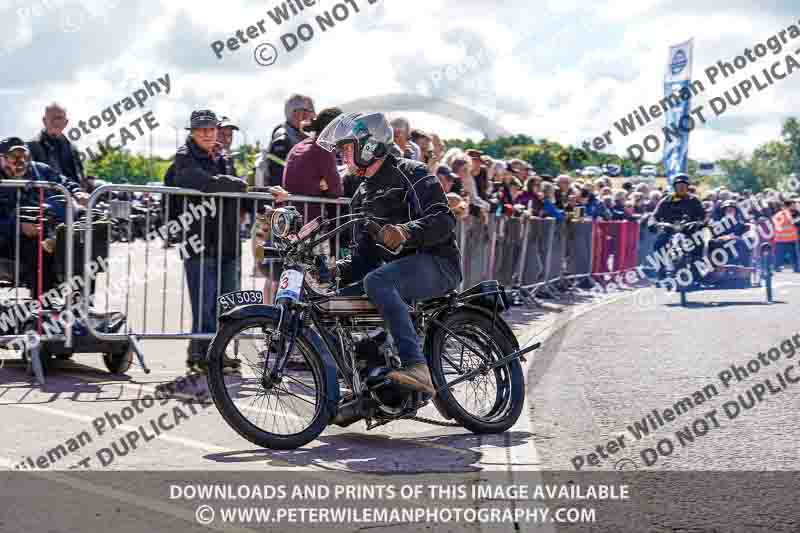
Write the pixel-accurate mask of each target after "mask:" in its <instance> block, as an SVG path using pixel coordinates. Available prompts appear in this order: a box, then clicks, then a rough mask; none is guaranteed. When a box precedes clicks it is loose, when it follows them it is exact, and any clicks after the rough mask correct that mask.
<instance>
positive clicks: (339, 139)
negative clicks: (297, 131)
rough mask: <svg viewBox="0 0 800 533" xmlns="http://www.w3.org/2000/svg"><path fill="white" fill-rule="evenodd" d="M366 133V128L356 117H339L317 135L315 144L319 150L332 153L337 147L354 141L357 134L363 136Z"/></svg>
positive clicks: (351, 115) (350, 115)
mask: <svg viewBox="0 0 800 533" xmlns="http://www.w3.org/2000/svg"><path fill="white" fill-rule="evenodd" d="M366 132H367V130H366V127H365V126H364V125H363V124H361V123H360V122H359V121H358V118H357V116H354V115H353V114H349V115H339V116H338V117H336V118H335V119H334V120H333V121H332V122H331V123H330V124H328V125H327V126H325V129H324V130H322V131H321V132H320V134H319V135H317V144H318V145H319V146H320V148H322V149H324V150H327V151H328V152H333V151H334V150H335V149H336V147H337V145H341V144H343V143H344V142H345V141H354V140H356V138H357V135H358V133H360V134H361V135H363V134H364V133H366Z"/></svg>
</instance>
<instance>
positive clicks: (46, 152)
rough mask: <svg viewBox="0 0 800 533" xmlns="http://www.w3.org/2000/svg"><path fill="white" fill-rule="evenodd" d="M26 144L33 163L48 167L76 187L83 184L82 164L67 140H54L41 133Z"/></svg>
mask: <svg viewBox="0 0 800 533" xmlns="http://www.w3.org/2000/svg"><path fill="white" fill-rule="evenodd" d="M27 144H28V148H29V149H30V151H31V159H32V160H33V161H38V162H39V163H44V164H45V165H48V166H49V167H50V168H52V169H53V170H55V171H56V172H57V173H58V174H61V175H63V176H66V177H67V178H68V179H69V180H71V181H74V182H75V183H77V184H78V185H80V184H81V183H83V177H84V174H83V162H82V161H81V158H80V154H79V153H78V149H77V148H75V146H74V145H73V144H72V143H71V142H70V141H69V139H67V138H66V137H64V136H61V137H60V138H54V137H51V136H49V135H47V133H46V132H45V131H42V132H40V133H39V135H37V136H36V137H34V138H33V139H32V140H31V141H28V143H27Z"/></svg>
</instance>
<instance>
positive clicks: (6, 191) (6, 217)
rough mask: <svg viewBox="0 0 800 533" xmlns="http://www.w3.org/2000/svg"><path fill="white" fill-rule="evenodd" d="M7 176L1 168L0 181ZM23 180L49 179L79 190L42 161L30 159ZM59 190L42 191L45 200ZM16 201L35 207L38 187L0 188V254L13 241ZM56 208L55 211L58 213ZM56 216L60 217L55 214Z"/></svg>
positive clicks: (59, 193) (71, 190)
mask: <svg viewBox="0 0 800 533" xmlns="http://www.w3.org/2000/svg"><path fill="white" fill-rule="evenodd" d="M9 179H12V178H9V177H8V176H7V175H6V174H5V172H3V170H2V169H0V181H3V180H9ZM18 179H23V180H26V179H27V180H31V181H49V182H51V183H58V184H59V185H63V186H64V187H65V188H66V189H67V190H68V191H69V192H71V193H72V194H75V193H77V192H80V190H81V189H80V187H79V186H78V185H77V184H76V183H75V182H73V181H70V180H68V179H67V178H65V177H64V176H62V175H60V174H58V173H57V172H56V171H55V170H53V169H52V168H50V167H49V166H47V165H45V164H44V163H37V162H36V161H31V163H30V164H29V166H28V171H27V172H26V173H25V176H24V177H22V178H18ZM60 195H61V192H59V191H56V190H49V191H44V194H43V196H44V198H45V202H47V199H48V198H50V197H51V196H60ZM17 203H19V206H20V207H36V206H38V205H39V189H38V188H33V187H31V188H29V189H17V188H5V187H3V188H0V254H1V253H2V252H3V251H5V250H7V249H8V246H10V245H11V243H13V242H14V238H15V237H14V235H15V231H16V227H17V226H16V224H17V219H16V209H17ZM60 212H61V211H60V210H58V209H57V210H56V211H55V213H56V214H58V213H60ZM57 218H61V217H60V216H57Z"/></svg>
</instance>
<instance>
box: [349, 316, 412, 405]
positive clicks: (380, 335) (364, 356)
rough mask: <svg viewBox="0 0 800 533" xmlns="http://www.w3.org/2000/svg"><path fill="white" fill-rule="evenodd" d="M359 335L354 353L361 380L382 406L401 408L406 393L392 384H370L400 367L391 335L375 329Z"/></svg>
mask: <svg viewBox="0 0 800 533" xmlns="http://www.w3.org/2000/svg"><path fill="white" fill-rule="evenodd" d="M359 337H360V338H359V339H358V340H357V341H356V343H355V353H356V363H357V365H358V371H359V375H360V376H361V381H362V382H365V383H367V386H368V388H370V391H371V392H372V394H373V396H375V397H376V399H377V400H379V401H380V402H381V403H382V404H384V406H386V407H389V408H392V409H399V408H402V407H403V405H404V404H405V402H406V400H407V399H408V393H406V392H405V391H403V390H401V389H400V388H397V387H394V386H392V385H383V386H380V387H375V388H372V387H371V386H370V385H371V384H376V383H381V382H383V381H385V375H386V374H387V373H388V372H389V371H391V370H393V369H395V368H399V367H400V358H399V357H397V355H396V354H395V351H394V343H393V342H392V339H391V336H390V335H389V334H388V333H387V332H386V331H385V330H383V329H377V330H373V331H370V332H368V333H366V334H363V335H362V336H359ZM390 414H394V413H390Z"/></svg>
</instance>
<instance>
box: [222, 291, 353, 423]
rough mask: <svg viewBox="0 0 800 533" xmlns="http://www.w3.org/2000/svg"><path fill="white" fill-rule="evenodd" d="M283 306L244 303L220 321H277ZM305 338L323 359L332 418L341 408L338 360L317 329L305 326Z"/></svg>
mask: <svg viewBox="0 0 800 533" xmlns="http://www.w3.org/2000/svg"><path fill="white" fill-rule="evenodd" d="M280 316H281V308H280V307H278V306H275V305H261V304H253V305H243V306H241V307H237V308H235V309H231V310H230V311H228V312H227V313H225V314H223V315H221V316H220V317H219V321H220V323H226V322H232V321H234V320H243V319H246V318H254V317H264V318H269V319H271V320H274V321H275V322H276V323H277V322H278V320H279V319H280ZM300 335H302V337H303V339H305V340H306V342H308V343H309V344H310V345H311V347H312V348H314V349H315V350H316V351H317V353H318V354H319V356H320V359H322V369H323V374H324V375H323V379H324V380H325V390H326V391H328V393H327V398H326V399H325V401H326V402H327V407H328V412H329V413H330V419H333V417H335V416H336V413H337V412H338V410H339V383H338V381H337V380H336V372H337V367H336V362H335V360H334V359H333V356H332V355H331V353H330V351H329V350H328V347H327V346H326V345H325V343H324V342H323V340H322V338H321V337H320V336H319V333H317V331H316V330H314V329H312V328H310V327H304V328H303V330H302V331H301V332H300Z"/></svg>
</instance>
